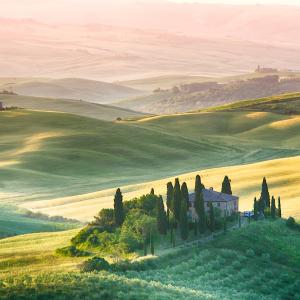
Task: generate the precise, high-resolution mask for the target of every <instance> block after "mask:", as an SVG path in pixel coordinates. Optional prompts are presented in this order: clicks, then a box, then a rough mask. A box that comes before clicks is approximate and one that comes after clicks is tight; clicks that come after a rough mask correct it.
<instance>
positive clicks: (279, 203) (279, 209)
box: [277, 197, 281, 218]
mask: <svg viewBox="0 0 300 300" xmlns="http://www.w3.org/2000/svg"><path fill="white" fill-rule="evenodd" d="M277 206H278V211H277V214H278V218H281V200H280V197H278V205H277Z"/></svg>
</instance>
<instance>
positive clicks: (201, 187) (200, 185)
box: [195, 175, 204, 191]
mask: <svg viewBox="0 0 300 300" xmlns="http://www.w3.org/2000/svg"><path fill="white" fill-rule="evenodd" d="M197 188H199V189H200V190H201V191H202V189H204V185H203V183H202V182H201V177H200V175H197V176H196V180H195V191H196V190H197Z"/></svg>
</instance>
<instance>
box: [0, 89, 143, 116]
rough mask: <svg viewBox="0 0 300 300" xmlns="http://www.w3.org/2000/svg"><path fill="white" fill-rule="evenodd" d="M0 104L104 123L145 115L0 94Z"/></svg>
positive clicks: (94, 106)
mask: <svg viewBox="0 0 300 300" xmlns="http://www.w3.org/2000/svg"><path fill="white" fill-rule="evenodd" d="M0 102H2V103H3V104H4V105H5V106H8V107H10V106H14V107H20V108H26V109H32V110H45V111H54V112H65V113H70V114H75V115H79V116H83V117H89V118H95V119H99V120H106V121H114V120H116V119H117V118H122V119H124V118H125V119H126V118H139V117H142V116H144V115H145V114H143V113H138V112H135V111H132V110H129V109H122V108H119V107H114V106H108V105H102V104H96V103H90V102H85V101H77V100H70V99H61V98H59V99H55V98H40V97H30V96H19V95H1V94H0Z"/></svg>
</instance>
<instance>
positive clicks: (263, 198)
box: [253, 177, 281, 220]
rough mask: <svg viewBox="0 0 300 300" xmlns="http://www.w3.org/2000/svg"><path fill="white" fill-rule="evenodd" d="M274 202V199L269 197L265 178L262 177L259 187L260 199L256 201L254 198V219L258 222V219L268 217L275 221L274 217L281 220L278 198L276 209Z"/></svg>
mask: <svg viewBox="0 0 300 300" xmlns="http://www.w3.org/2000/svg"><path fill="white" fill-rule="evenodd" d="M275 202H276V201H275V197H274V196H272V197H270V192H269V187H268V183H267V179H266V177H264V178H263V181H262V185H261V194H260V198H259V200H258V201H257V200H256V198H255V199H254V203H253V213H254V219H255V220H258V218H259V217H268V216H270V217H272V218H273V219H275V218H276V217H279V218H281V202H280V197H278V203H277V208H276V203H275Z"/></svg>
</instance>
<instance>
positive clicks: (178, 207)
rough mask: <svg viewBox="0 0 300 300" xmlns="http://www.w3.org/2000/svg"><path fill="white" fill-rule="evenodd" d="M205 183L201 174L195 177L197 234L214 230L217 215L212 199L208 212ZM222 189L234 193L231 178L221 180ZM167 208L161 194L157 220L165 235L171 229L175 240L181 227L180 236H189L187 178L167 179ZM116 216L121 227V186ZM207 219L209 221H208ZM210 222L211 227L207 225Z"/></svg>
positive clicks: (172, 240)
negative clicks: (185, 179) (205, 199)
mask: <svg viewBox="0 0 300 300" xmlns="http://www.w3.org/2000/svg"><path fill="white" fill-rule="evenodd" d="M203 189H204V185H203V184H202V182H201V177H200V176H199V175H197V176H196V178H195V189H194V191H195V204H194V205H195V210H196V213H197V215H198V220H196V221H195V223H194V231H195V234H196V235H197V233H198V231H199V232H200V233H201V234H203V233H205V231H206V230H207V229H209V230H210V231H211V232H214V231H215V215H214V208H213V205H212V203H210V204H209V214H208V216H206V213H205V205H204V199H203V194H202V190H203ZM222 192H223V193H226V194H232V190H231V184H230V179H229V178H228V176H225V178H224V180H223V183H222ZM150 193H151V194H153V195H154V189H153V188H152V189H151V192H150ZM166 206H167V210H165V206H164V201H163V198H162V196H159V198H158V200H157V202H156V223H157V230H158V232H159V233H160V234H161V235H166V234H167V232H168V230H170V231H171V242H172V243H174V242H175V238H174V230H175V229H176V228H179V230H180V236H181V238H182V239H183V240H186V239H187V238H188V236H189V221H188V210H189V206H190V202H189V191H188V187H187V184H186V182H183V183H182V185H181V186H180V182H179V179H178V178H176V179H175V183H174V185H173V184H172V182H168V183H167V197H166ZM114 219H115V224H116V226H118V227H121V226H122V224H123V222H124V219H125V213H124V208H123V196H122V193H121V190H120V189H117V191H116V193H115V197H114ZM207 219H208V222H207ZM207 224H208V225H209V228H207Z"/></svg>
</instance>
